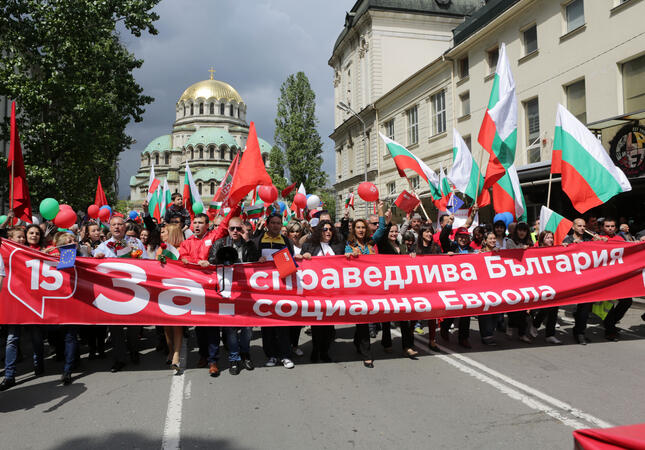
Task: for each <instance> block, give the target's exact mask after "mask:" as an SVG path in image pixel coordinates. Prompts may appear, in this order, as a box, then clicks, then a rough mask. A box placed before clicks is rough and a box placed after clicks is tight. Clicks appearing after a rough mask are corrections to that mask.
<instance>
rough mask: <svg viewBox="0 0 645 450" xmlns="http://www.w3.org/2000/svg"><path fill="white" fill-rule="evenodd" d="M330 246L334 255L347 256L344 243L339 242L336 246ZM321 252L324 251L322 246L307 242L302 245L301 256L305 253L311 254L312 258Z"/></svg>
mask: <svg viewBox="0 0 645 450" xmlns="http://www.w3.org/2000/svg"><path fill="white" fill-rule="evenodd" d="M329 246H330V247H331V249H332V250H333V251H334V254H336V255H344V254H345V244H343V243H342V242H337V243H335V244H334V243H330V244H329ZM319 250H322V247H321V245H320V244H318V245H315V244H313V243H312V242H311V241H307V242H305V243H304V244H302V249H301V250H300V254H301V255H303V254H305V253H309V254H311V256H316V255H317V254H318V251H319Z"/></svg>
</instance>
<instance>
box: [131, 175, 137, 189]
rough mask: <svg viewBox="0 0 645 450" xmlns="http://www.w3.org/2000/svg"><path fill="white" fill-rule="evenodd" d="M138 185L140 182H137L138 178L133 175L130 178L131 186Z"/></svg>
mask: <svg viewBox="0 0 645 450" xmlns="http://www.w3.org/2000/svg"><path fill="white" fill-rule="evenodd" d="M137 183H138V181H137V177H135V176H134V175H132V176H131V177H130V186H136V185H137Z"/></svg>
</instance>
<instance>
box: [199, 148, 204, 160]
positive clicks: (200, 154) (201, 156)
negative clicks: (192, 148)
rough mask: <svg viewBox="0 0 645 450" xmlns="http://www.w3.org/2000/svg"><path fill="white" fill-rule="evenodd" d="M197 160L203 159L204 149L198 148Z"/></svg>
mask: <svg viewBox="0 0 645 450" xmlns="http://www.w3.org/2000/svg"><path fill="white" fill-rule="evenodd" d="M199 159H204V147H199Z"/></svg>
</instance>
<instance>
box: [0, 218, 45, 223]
mask: <svg viewBox="0 0 645 450" xmlns="http://www.w3.org/2000/svg"><path fill="white" fill-rule="evenodd" d="M1 223H2V221H0V224H1ZM31 223H33V224H34V225H40V220H39V219H38V217H36V216H31Z"/></svg>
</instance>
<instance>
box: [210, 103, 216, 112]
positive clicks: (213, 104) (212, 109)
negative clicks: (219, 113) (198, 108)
mask: <svg viewBox="0 0 645 450" xmlns="http://www.w3.org/2000/svg"><path fill="white" fill-rule="evenodd" d="M210 113H211V114H215V103H211V106H210Z"/></svg>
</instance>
